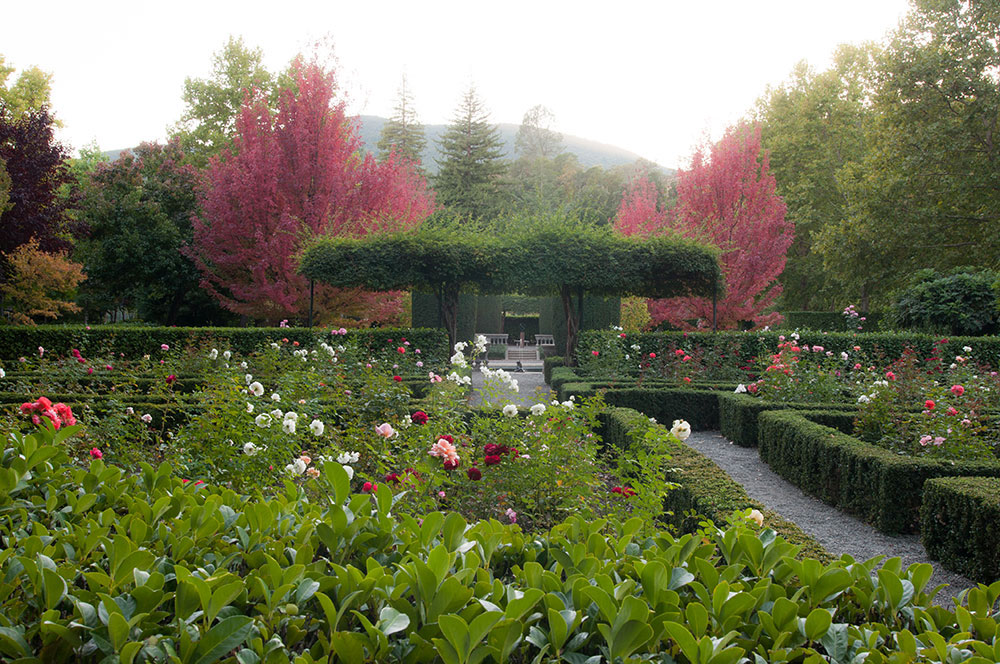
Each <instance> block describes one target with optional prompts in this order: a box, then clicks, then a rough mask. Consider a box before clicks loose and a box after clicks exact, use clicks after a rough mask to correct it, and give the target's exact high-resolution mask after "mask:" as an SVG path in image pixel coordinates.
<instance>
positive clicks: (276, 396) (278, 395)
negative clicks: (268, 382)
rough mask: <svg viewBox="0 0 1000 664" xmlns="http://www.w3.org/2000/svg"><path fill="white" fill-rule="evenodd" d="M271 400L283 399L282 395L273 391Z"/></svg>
mask: <svg viewBox="0 0 1000 664" xmlns="http://www.w3.org/2000/svg"><path fill="white" fill-rule="evenodd" d="M271 401H281V395H280V394H278V393H277V392H275V393H273V394H272V395H271Z"/></svg>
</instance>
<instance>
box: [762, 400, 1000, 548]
mask: <svg viewBox="0 0 1000 664" xmlns="http://www.w3.org/2000/svg"><path fill="white" fill-rule="evenodd" d="M758 428H759V431H760V438H759V445H758V452H759V453H760V458H761V459H762V460H763V461H764V462H765V463H767V464H768V465H769V466H771V468H772V469H774V471H775V472H776V473H778V474H779V475H781V476H782V477H784V478H785V479H786V480H788V481H789V482H791V483H792V484H795V485H796V486H798V487H799V488H800V489H802V490H803V491H805V492H806V493H809V494H811V495H814V496H816V497H817V498H819V499H820V500H822V501H824V502H826V503H829V504H830V505H833V506H835V507H838V508H839V509H841V510H843V511H845V512H848V513H850V514H855V515H857V516H858V517H860V518H862V519H864V520H865V521H867V522H868V523H870V524H872V525H873V526H875V527H876V528H878V529H879V530H881V531H882V532H885V533H910V532H917V531H918V529H919V522H920V504H921V499H922V495H923V487H924V482H925V481H926V480H928V479H930V478H933V477H951V476H957V475H971V476H991V477H997V476H1000V463H983V462H956V463H952V462H949V461H941V460H933V459H926V458H916V457H907V456H900V455H898V454H894V453H892V452H890V451H888V450H885V449H882V448H881V447H877V446H875V445H871V444H868V443H865V442H863V441H860V440H858V439H857V438H854V437H852V436H848V435H846V434H843V433H841V432H840V431H837V430H836V429H831V428H830V427H826V426H823V425H821V424H817V423H815V422H810V421H809V419H808V418H807V417H806V416H805V414H804V413H799V412H795V411H790V410H783V411H765V412H763V413H761V414H760V417H759V418H758Z"/></svg>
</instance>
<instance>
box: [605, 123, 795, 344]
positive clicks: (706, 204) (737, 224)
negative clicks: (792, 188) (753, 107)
mask: <svg viewBox="0 0 1000 664" xmlns="http://www.w3.org/2000/svg"><path fill="white" fill-rule="evenodd" d="M677 197H678V200H677V205H676V207H675V208H674V209H673V210H670V211H669V212H668V211H663V210H660V209H658V208H657V206H656V199H655V189H653V188H652V187H651V186H650V184H649V183H648V181H647V182H645V183H644V182H643V181H642V180H638V181H636V182H635V183H633V186H632V187H630V189H629V191H628V192H626V195H625V197H624V198H623V200H622V204H621V207H620V208H619V211H618V215H617V217H616V220H615V228H616V229H617V230H619V232H621V233H623V234H626V235H653V234H662V233H666V232H670V231H673V232H679V233H681V234H683V235H685V236H687V237H691V238H695V239H698V240H701V241H704V242H708V243H710V244H713V245H715V246H717V247H719V248H720V249H721V250H722V252H723V253H722V256H721V259H720V262H721V265H722V273H723V276H724V279H725V285H724V286H722V285H721V284H720V293H719V296H718V298H717V305H716V321H717V323H718V326H719V327H720V328H732V327H735V326H737V325H738V324H739V323H740V322H741V321H753V323H754V324H755V325H757V326H762V325H769V324H774V323H777V322H779V321H780V320H781V315H780V314H778V313H777V312H770V313H767V310H768V308H770V307H771V306H772V305H773V304H774V301H775V299H776V298H777V297H778V295H779V294H780V293H781V285H780V284H779V283H778V281H777V279H778V276H779V275H780V274H781V272H782V270H783V269H784V267H785V256H786V252H787V251H788V248H789V246H791V243H792V239H793V226H792V224H791V222H789V221H786V220H785V204H784V202H783V201H782V200H781V197H780V196H778V195H777V193H776V191H775V181H774V177H773V176H772V175H771V173H770V169H769V165H768V156H767V153H766V152H763V151H762V150H761V145H760V129H759V128H757V127H751V126H746V125H740V126H737V127H733V128H730V129H729V130H728V131H727V132H726V135H725V136H724V137H723V138H722V140H720V141H719V142H718V143H716V144H715V145H713V146H711V148H710V149H709V150H708V151H706V150H705V149H704V148H702V149H699V150H698V151H697V152H696V153H695V155H694V157H693V158H692V161H691V167H690V168H689V169H687V170H681V171H679V172H678V174H677ZM648 307H649V313H650V317H651V319H652V323H653V324H658V323H661V322H664V321H666V322H667V323H669V324H671V325H673V326H675V327H678V328H681V329H690V328H691V327H692V326H695V327H707V326H709V325H711V323H712V298H710V297H674V298H668V299H661V300H650V301H649V304H648ZM692 323H693V325H692Z"/></svg>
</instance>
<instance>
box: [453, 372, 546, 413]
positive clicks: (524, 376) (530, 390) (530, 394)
mask: <svg viewBox="0 0 1000 664" xmlns="http://www.w3.org/2000/svg"><path fill="white" fill-rule="evenodd" d="M510 374H511V375H512V376H514V378H515V379H516V380H517V387H518V393H517V394H511V395H510V398H509V399H507V400H505V401H504V402H503V404H501V405H504V404H508V403H512V404H514V405H516V406H522V407H524V408H529V407H531V406H533V405H535V404H536V403H539V402H541V403H549V402H550V401H552V399H554V398H555V397H553V396H552V393H551V391H550V390H549V386H548V385H546V384H545V378H544V376H543V375H542V372H541V371H525V372H523V373H515V372H513V371H512V372H510ZM482 386H483V374H482V373H480V372H479V371H473V372H472V390H473V392H472V399H471V401H470V402H469V403H470V405H471V406H473V407H475V406H479V405H482V403H483V400H482V395H480V393H479V388H480V387H482Z"/></svg>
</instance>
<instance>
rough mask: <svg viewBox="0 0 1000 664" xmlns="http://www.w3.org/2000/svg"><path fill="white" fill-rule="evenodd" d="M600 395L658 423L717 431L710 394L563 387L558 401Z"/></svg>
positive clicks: (716, 407) (663, 389)
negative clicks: (682, 423) (683, 422)
mask: <svg viewBox="0 0 1000 664" xmlns="http://www.w3.org/2000/svg"><path fill="white" fill-rule="evenodd" d="M595 393H596V394H601V395H603V396H604V400H605V401H606V402H607V403H608V404H609V405H612V406H617V407H619V408H633V409H635V410H637V411H639V412H641V413H642V414H643V415H645V416H646V417H652V418H654V419H656V421H658V422H673V421H674V420H678V419H681V420H687V422H688V423H689V424H690V425H691V428H692V429H694V430H696V431H699V430H702V431H703V430H710V429H718V428H719V405H718V395H717V393H716V392H714V391H712V390H707V389H702V390H696V389H670V388H668V387H665V386H661V387H648V388H628V387H610V388H608V387H606V386H605V385H601V384H599V383H598V384H594V383H563V384H562V386H561V387H560V388H559V398H560V399H567V398H569V397H576V398H577V399H580V398H583V397H586V396H589V395H591V394H595Z"/></svg>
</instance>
